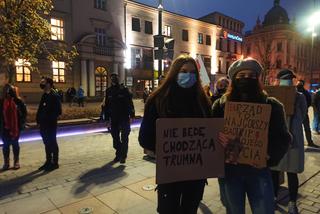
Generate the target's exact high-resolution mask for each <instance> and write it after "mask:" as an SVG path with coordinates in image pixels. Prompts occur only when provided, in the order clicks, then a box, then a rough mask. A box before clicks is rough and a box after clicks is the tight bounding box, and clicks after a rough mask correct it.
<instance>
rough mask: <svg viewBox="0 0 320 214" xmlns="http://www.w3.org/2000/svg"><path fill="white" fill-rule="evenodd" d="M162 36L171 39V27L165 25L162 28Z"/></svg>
mask: <svg viewBox="0 0 320 214" xmlns="http://www.w3.org/2000/svg"><path fill="white" fill-rule="evenodd" d="M162 34H163V35H164V36H168V37H172V27H171V26H169V25H165V26H164V28H163V33H162Z"/></svg>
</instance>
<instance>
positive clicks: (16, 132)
mask: <svg viewBox="0 0 320 214" xmlns="http://www.w3.org/2000/svg"><path fill="white" fill-rule="evenodd" d="M2 92H3V96H2V97H3V100H1V102H0V113H1V114H0V135H1V137H2V141H3V147H2V152H3V159H4V165H3V167H2V170H8V169H9V168H10V146H12V150H13V161H14V163H13V169H19V168H20V163H19V154H20V146H19V136H20V133H21V130H22V129H23V128H24V126H25V123H26V118H27V108H26V105H25V104H24V102H23V101H22V100H21V99H20V98H19V97H18V96H17V92H16V89H15V87H14V86H12V85H10V84H6V85H5V86H4V87H3V91H2Z"/></svg>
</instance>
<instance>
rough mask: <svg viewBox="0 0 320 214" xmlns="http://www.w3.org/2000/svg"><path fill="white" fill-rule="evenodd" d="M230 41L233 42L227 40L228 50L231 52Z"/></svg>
mask: <svg viewBox="0 0 320 214" xmlns="http://www.w3.org/2000/svg"><path fill="white" fill-rule="evenodd" d="M230 43H231V42H230V40H229V39H228V40H227V52H230Z"/></svg>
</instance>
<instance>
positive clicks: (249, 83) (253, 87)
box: [236, 78, 259, 94]
mask: <svg viewBox="0 0 320 214" xmlns="http://www.w3.org/2000/svg"><path fill="white" fill-rule="evenodd" d="M236 87H237V89H238V90H239V92H240V93H244V94H255V93H257V90H258V87H259V83H258V80H257V79H252V78H240V79H236Z"/></svg>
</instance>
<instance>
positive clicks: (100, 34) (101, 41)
mask: <svg viewBox="0 0 320 214" xmlns="http://www.w3.org/2000/svg"><path fill="white" fill-rule="evenodd" d="M95 32H96V43H97V45H98V46H106V45H107V36H106V30H105V29H103V28H95Z"/></svg>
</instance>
